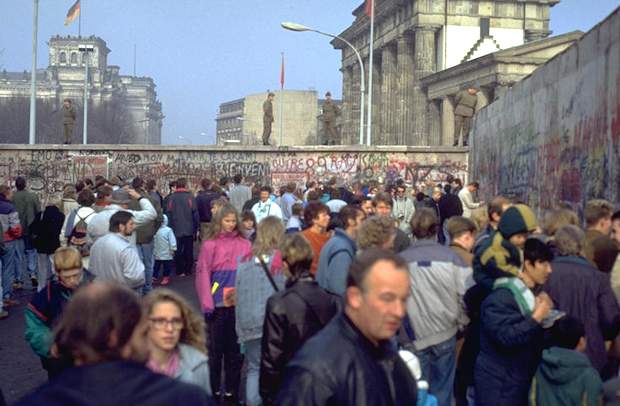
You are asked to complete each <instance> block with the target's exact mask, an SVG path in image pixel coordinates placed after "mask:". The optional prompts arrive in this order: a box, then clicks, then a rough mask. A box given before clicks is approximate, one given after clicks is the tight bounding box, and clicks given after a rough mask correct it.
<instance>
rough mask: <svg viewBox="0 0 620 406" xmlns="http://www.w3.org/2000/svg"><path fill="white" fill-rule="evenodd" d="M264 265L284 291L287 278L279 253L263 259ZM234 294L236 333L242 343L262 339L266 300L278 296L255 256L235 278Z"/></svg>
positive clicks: (246, 261) (242, 265)
mask: <svg viewBox="0 0 620 406" xmlns="http://www.w3.org/2000/svg"><path fill="white" fill-rule="evenodd" d="M263 262H264V263H265V265H266V266H267V269H268V270H269V273H270V274H271V276H272V278H273V281H274V283H275V284H276V287H277V288H278V291H281V290H283V289H284V279H285V278H284V273H283V272H282V254H280V251H277V250H276V251H275V253H272V254H271V255H264V256H263ZM235 292H236V303H235V329H236V331H237V337H238V338H239V343H243V342H246V341H250V340H256V339H259V338H261V337H262V336H263V322H264V321H265V307H266V304H267V299H269V297H270V296H271V295H273V294H274V293H276V290H275V289H274V287H273V285H272V284H271V282H270V281H269V279H268V278H267V275H266V274H265V270H264V269H263V266H262V265H261V263H260V261H259V260H258V258H257V257H256V256H252V257H251V258H247V259H246V260H245V261H243V262H242V263H241V264H239V267H238V268H237V275H236V278H235Z"/></svg>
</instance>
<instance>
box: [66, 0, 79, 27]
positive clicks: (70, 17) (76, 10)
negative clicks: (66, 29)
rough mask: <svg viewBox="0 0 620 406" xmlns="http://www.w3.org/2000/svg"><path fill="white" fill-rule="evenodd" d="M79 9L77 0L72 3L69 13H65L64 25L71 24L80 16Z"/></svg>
mask: <svg viewBox="0 0 620 406" xmlns="http://www.w3.org/2000/svg"><path fill="white" fill-rule="evenodd" d="M80 8H81V7H80V0H77V1H76V2H75V3H73V5H72V6H71V8H70V9H69V11H68V12H67V18H66V19H65V25H69V24H71V22H72V21H73V20H75V19H76V17H77V16H78V15H80Z"/></svg>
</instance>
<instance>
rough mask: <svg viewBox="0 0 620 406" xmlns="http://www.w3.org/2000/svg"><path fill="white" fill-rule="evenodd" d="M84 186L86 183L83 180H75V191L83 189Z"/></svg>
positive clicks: (78, 191)
mask: <svg viewBox="0 0 620 406" xmlns="http://www.w3.org/2000/svg"><path fill="white" fill-rule="evenodd" d="M85 187H86V184H85V183H84V181H83V180H78V181H77V182H75V191H76V192H77V193H80V192H81V191H82V190H84V188H85Z"/></svg>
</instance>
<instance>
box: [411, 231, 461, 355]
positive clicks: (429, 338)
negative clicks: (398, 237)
mask: <svg viewBox="0 0 620 406" xmlns="http://www.w3.org/2000/svg"><path fill="white" fill-rule="evenodd" d="M400 256H401V257H402V258H403V259H404V260H405V261H407V263H408V264H409V278H410V280H411V295H410V296H409V298H408V299H407V313H408V315H409V321H410V322H411V327H412V328H413V330H414V331H415V341H414V342H413V345H414V347H415V349H416V350H417V351H421V350H423V349H425V348H428V347H430V346H433V345H436V344H439V343H442V342H444V341H446V340H448V339H450V338H452V337H454V336H455V335H456V333H457V331H458V330H459V328H463V327H465V326H466V325H467V323H468V322H469V320H468V319H467V316H466V314H465V309H464V307H463V296H464V295H465V291H466V287H467V285H472V284H473V282H472V281H471V269H470V268H469V267H467V265H466V264H465V262H464V261H463V260H462V259H461V257H459V256H458V255H457V254H456V253H455V252H454V251H452V250H451V249H450V248H448V247H445V246H443V245H440V244H439V243H437V242H435V241H433V240H418V241H416V242H415V243H414V244H413V245H412V246H411V247H410V248H409V249H408V250H406V251H405V252H403V253H401V254H400ZM468 279H469V282H467V280H468Z"/></svg>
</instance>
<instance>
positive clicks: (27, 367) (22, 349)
mask: <svg viewBox="0 0 620 406" xmlns="http://www.w3.org/2000/svg"><path fill="white" fill-rule="evenodd" d="M169 287H170V288H172V289H174V290H176V291H177V292H179V293H181V294H183V296H185V297H186V298H187V299H188V300H190V301H191V303H192V304H193V305H194V306H195V307H196V309H198V299H197V297H196V293H195V292H194V277H193V276H189V277H185V278H179V277H176V278H174V277H173V280H172V283H171V284H170V285H169ZM31 295H32V290H30V289H24V290H22V291H20V292H17V298H18V299H19V301H20V302H21V303H20V305H19V306H17V307H13V308H11V309H9V312H10V316H9V317H8V318H7V319H4V320H1V321H0V389H2V392H3V393H4V397H5V399H6V402H7V404H9V405H10V404H11V403H13V402H15V401H16V400H18V399H19V398H20V397H22V396H23V395H25V394H27V393H28V392H30V391H31V390H33V389H34V388H36V387H37V386H39V385H40V384H42V383H44V382H45V381H46V380H47V373H46V372H45V371H44V370H43V368H42V367H41V363H40V361H39V358H38V357H37V356H36V355H35V354H34V352H33V351H32V350H31V349H30V347H29V346H28V344H26V341H25V340H24V327H25V322H24V308H25V307H26V304H28V302H29V300H30V297H31Z"/></svg>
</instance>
